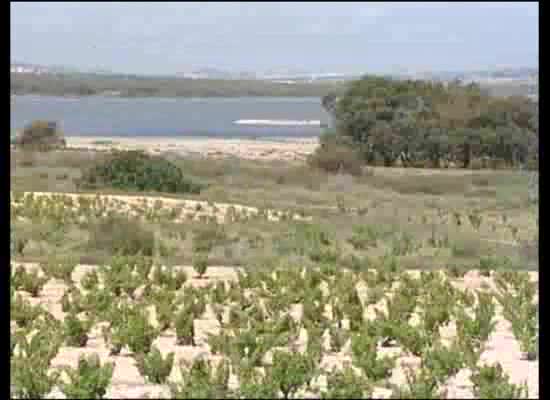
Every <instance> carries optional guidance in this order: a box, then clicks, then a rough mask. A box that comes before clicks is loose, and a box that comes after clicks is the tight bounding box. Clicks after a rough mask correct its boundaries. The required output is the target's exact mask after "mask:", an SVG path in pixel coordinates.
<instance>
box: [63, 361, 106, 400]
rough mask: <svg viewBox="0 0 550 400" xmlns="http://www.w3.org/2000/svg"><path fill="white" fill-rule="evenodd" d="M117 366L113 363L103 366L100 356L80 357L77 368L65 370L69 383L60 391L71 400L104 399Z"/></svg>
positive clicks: (64, 384)
mask: <svg viewBox="0 0 550 400" xmlns="http://www.w3.org/2000/svg"><path fill="white" fill-rule="evenodd" d="M114 369H115V366H114V364H113V363H106V364H103V365H101V361H100V360H99V356H98V355H97V354H93V355H91V356H88V357H85V356H80V358H79V359H78V366H77V368H64V371H65V372H66V373H67V376H68V378H69V383H63V384H61V385H60V389H61V391H62V392H63V394H64V395H65V396H67V398H69V399H102V398H103V396H105V393H106V392H107V387H108V386H109V385H110V383H111V379H112V377H113V371H114Z"/></svg>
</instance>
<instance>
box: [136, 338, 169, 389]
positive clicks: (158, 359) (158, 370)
mask: <svg viewBox="0 0 550 400" xmlns="http://www.w3.org/2000/svg"><path fill="white" fill-rule="evenodd" d="M134 358H135V360H136V367H137V369H138V371H139V373H140V374H141V375H142V376H144V377H145V378H146V379H147V380H148V381H149V382H151V383H156V384H161V383H164V382H166V379H167V378H168V376H169V375H170V372H171V371H172V366H173V365H174V353H173V352H172V353H169V354H168V355H167V356H166V358H163V357H162V354H161V352H160V350H159V349H158V348H156V347H153V348H152V349H151V351H150V352H149V353H148V354H137V355H135V356H134Z"/></svg>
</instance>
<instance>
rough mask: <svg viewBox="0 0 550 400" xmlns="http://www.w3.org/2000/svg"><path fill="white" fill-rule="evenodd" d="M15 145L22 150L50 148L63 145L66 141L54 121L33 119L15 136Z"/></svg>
mask: <svg viewBox="0 0 550 400" xmlns="http://www.w3.org/2000/svg"><path fill="white" fill-rule="evenodd" d="M15 145H16V146H19V147H21V148H22V149H24V150H41V151H43V150H51V149H53V148H55V147H65V146H66V141H65V139H64V138H63V134H62V133H61V131H60V130H59V129H58V126H57V123H56V122H50V121H33V122H31V123H30V124H29V125H27V126H26V127H25V128H24V129H23V131H22V132H21V133H20V134H18V135H17V136H16V138H15Z"/></svg>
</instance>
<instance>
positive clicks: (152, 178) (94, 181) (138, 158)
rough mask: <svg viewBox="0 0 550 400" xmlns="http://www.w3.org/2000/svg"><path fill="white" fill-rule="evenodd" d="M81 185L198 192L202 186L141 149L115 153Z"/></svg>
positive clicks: (85, 186)
mask: <svg viewBox="0 0 550 400" xmlns="http://www.w3.org/2000/svg"><path fill="white" fill-rule="evenodd" d="M80 185H81V187H83V188H88V189H98V188H101V187H112V188H115V189H122V190H134V191H138V192H144V191H147V192H153V191H155V192H164V193H199V192H200V191H201V189H203V186H202V185H200V184H197V183H194V182H191V181H190V180H188V179H186V178H185V177H184V176H183V173H182V171H181V170H180V169H179V168H178V167H177V166H175V165H173V164H172V163H171V162H170V161H168V160H166V159H164V158H162V157H157V156H150V155H148V154H146V153H144V152H140V151H123V152H115V153H114V154H113V155H112V156H111V157H110V158H109V159H108V160H107V161H104V162H101V163H100V164H98V165H96V166H95V167H94V168H92V169H90V170H89V171H86V172H85V173H84V175H83V177H82V179H81V183H80Z"/></svg>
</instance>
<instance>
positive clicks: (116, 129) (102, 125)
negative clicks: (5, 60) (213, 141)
mask: <svg viewBox="0 0 550 400" xmlns="http://www.w3.org/2000/svg"><path fill="white" fill-rule="evenodd" d="M39 119H42V120H52V121H58V122H59V123H60V124H61V128H62V129H63V131H64V132H65V134H66V135H67V136H157V135H158V136H163V137H167V136H173V137H188V136H190V137H201V136H203V137H226V138H238V137H250V136H255V137H262V138H267V137H314V136H318V135H319V134H320V133H321V131H322V129H323V128H321V127H318V126H277V125H274V126H249V125H238V124H235V123H234V122H235V121H237V120H295V121H305V120H319V121H321V123H322V124H327V123H328V122H329V116H328V114H327V113H326V112H325V111H324V110H323V108H322V107H321V100H320V99H319V98H312V97H302V98H280V97H241V98H131V99H128V98H118V97H100V96H93V97H81V98H65V97H49V96H17V97H16V98H15V100H14V102H13V103H12V105H11V129H12V132H13V131H15V130H17V129H21V128H23V127H24V126H25V125H26V124H28V123H30V122H31V121H33V120H39Z"/></svg>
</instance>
